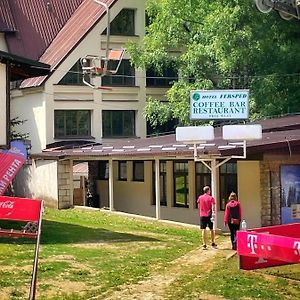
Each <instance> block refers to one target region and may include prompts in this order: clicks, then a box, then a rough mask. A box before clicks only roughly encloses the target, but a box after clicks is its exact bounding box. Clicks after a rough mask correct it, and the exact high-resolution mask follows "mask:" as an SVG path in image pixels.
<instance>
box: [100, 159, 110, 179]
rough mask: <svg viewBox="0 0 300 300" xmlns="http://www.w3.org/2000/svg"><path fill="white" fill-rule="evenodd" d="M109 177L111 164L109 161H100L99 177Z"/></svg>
mask: <svg viewBox="0 0 300 300" xmlns="http://www.w3.org/2000/svg"><path fill="white" fill-rule="evenodd" d="M108 177H109V164H108V161H107V160H105V161H99V179H101V180H107V179H108Z"/></svg>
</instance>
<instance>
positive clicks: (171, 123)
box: [147, 119, 178, 136]
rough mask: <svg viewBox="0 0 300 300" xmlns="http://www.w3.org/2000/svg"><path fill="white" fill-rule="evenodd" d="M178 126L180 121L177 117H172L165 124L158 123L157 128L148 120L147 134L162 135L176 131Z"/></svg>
mask: <svg viewBox="0 0 300 300" xmlns="http://www.w3.org/2000/svg"><path fill="white" fill-rule="evenodd" d="M177 126H178V121H177V120H176V119H170V120H168V121H166V122H165V123H164V124H157V126H156V127H155V128H154V127H152V126H151V124H150V123H149V122H147V136H153V135H160V134H162V133H175V129H176V127H177Z"/></svg>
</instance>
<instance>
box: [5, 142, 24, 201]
mask: <svg viewBox="0 0 300 300" xmlns="http://www.w3.org/2000/svg"><path fill="white" fill-rule="evenodd" d="M26 159H27V151H26V146H25V145H24V143H23V142H22V141H13V142H11V147H10V149H9V150H0V195H3V194H4V192H5V191H6V189H7V187H8V186H9V184H10V183H11V182H12V181H13V179H14V178H15V176H16V175H17V173H18V171H19V170H20V168H21V167H22V166H23V164H24V163H25V161H26Z"/></svg>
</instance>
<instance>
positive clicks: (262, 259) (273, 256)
mask: <svg viewBox="0 0 300 300" xmlns="http://www.w3.org/2000/svg"><path fill="white" fill-rule="evenodd" d="M237 251H238V255H239V256H240V268H241V269H244V270H251V269H258V268H265V267H271V266H279V265H284V264H294V263H299V262H300V224H299V223H296V224H288V225H278V226H270V227H262V228H257V229H251V230H249V231H238V232H237Z"/></svg>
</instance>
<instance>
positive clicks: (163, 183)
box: [152, 161, 167, 206]
mask: <svg viewBox="0 0 300 300" xmlns="http://www.w3.org/2000/svg"><path fill="white" fill-rule="evenodd" d="M152 169H153V177H152V182H153V187H152V190H153V197H152V199H153V201H152V204H153V205H156V193H155V162H153V164H152ZM159 183H160V188H159V189H160V205H162V206H167V162H166V161H161V162H160V163H159Z"/></svg>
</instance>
